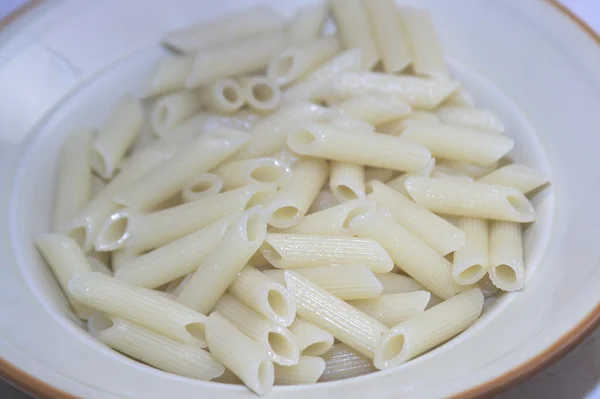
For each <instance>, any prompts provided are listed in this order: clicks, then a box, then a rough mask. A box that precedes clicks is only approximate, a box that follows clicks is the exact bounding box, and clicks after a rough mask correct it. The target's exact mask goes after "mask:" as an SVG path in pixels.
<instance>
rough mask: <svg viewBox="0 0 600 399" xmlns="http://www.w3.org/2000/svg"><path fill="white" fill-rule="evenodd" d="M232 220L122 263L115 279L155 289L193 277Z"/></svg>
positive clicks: (221, 222)
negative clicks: (181, 278) (189, 275)
mask: <svg viewBox="0 0 600 399" xmlns="http://www.w3.org/2000/svg"><path fill="white" fill-rule="evenodd" d="M232 220H233V217H227V218H225V219H223V220H220V221H218V222H216V223H213V224H211V225H210V226H208V227H205V228H203V229H202V230H198V231H196V232H195V233H192V234H190V235H187V236H185V237H182V238H180V239H178V240H175V241H173V242H170V243H168V244H167V245H165V246H163V247H160V248H157V249H155V250H154V251H151V252H148V253H146V254H143V255H141V256H137V257H134V258H131V259H127V260H125V261H124V262H123V263H122V264H121V265H120V266H119V268H118V270H116V271H115V278H117V279H119V280H122V281H125V282H127V283H130V284H133V285H136V286H138V287H145V288H157V287H160V286H161V285H163V284H167V283H169V282H170V281H173V280H175V279H178V278H180V277H183V276H185V275H187V274H189V273H193V272H195V271H196V269H197V268H198V267H199V266H200V264H201V263H202V261H203V260H204V258H206V256H207V255H208V254H209V253H210V251H211V250H212V249H213V248H214V247H215V246H216V245H217V244H218V243H219V242H220V241H221V240H222V239H223V237H224V236H225V233H226V232H227V229H228V228H229V226H230V225H231V222H232Z"/></svg>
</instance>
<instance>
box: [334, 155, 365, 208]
mask: <svg viewBox="0 0 600 399" xmlns="http://www.w3.org/2000/svg"><path fill="white" fill-rule="evenodd" d="M329 189H330V190H331V193H332V194H333V196H334V197H335V199H336V200H337V202H340V203H342V202H348V201H351V200H355V199H358V198H364V197H365V168H364V166H362V165H358V164H355V163H349V162H332V163H331V172H330V174H329Z"/></svg>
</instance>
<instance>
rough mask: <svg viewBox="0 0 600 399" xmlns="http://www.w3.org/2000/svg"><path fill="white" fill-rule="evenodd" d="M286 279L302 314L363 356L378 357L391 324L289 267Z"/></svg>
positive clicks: (298, 310)
mask: <svg viewBox="0 0 600 399" xmlns="http://www.w3.org/2000/svg"><path fill="white" fill-rule="evenodd" d="M285 281H286V284H287V287H288V290H289V291H290V292H291V293H292V295H293V296H294V298H295V299H296V306H297V312H298V315H300V316H302V317H303V318H304V319H306V320H307V321H309V322H310V323H313V324H314V325H316V326H318V327H320V328H322V329H323V330H325V331H327V332H329V333H331V334H332V335H333V336H334V337H335V338H337V339H339V340H340V341H342V342H343V343H345V344H347V345H348V346H350V347H352V348H353V349H355V350H357V351H358V352H360V353H362V354H363V355H365V356H367V357H373V356H374V354H375V350H376V349H377V347H378V346H379V345H380V342H381V338H382V337H383V336H384V335H385V334H387V332H388V329H387V327H385V326H384V325H383V324H381V323H380V322H378V321H377V320H375V319H373V318H372V317H370V316H368V315H366V314H364V313H363V312H361V311H359V310H357V309H356V308H354V307H352V306H350V305H348V304H347V303H346V302H344V301H342V300H341V299H339V298H336V297H335V296H333V295H331V294H330V293H328V292H327V291H325V290H323V289H322V288H320V287H319V286H317V285H316V284H315V283H312V282H310V281H309V280H308V279H306V278H304V277H302V276H300V275H299V274H297V273H294V272H292V271H290V270H286V271H285Z"/></svg>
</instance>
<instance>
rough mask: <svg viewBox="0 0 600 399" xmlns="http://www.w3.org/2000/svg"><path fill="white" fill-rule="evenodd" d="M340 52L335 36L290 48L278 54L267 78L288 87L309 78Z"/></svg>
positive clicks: (268, 67) (270, 63)
mask: <svg viewBox="0 0 600 399" xmlns="http://www.w3.org/2000/svg"><path fill="white" fill-rule="evenodd" d="M339 51H340V43H339V41H338V39H337V37H335V36H328V37H324V38H319V39H317V40H315V41H314V42H312V43H308V44H305V45H300V46H295V47H291V48H288V49H286V50H284V51H282V52H281V53H279V54H277V55H276V56H275V57H273V59H272V60H271V61H270V62H269V65H268V66H267V74H266V75H267V78H269V79H270V80H271V81H273V82H275V84H277V85H278V86H286V85H289V84H291V83H294V82H295V81H298V80H302V79H304V78H305V77H307V76H308V75H309V74H310V73H311V72H312V71H313V70H314V69H315V68H316V67H318V66H319V65H321V64H322V63H323V62H325V61H327V60H328V59H330V58H331V57H333V56H334V55H336V54H337V53H338V52H339Z"/></svg>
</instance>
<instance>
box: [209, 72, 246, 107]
mask: <svg viewBox="0 0 600 399" xmlns="http://www.w3.org/2000/svg"><path fill="white" fill-rule="evenodd" d="M198 97H199V100H200V103H201V104H202V105H204V106H205V107H206V108H208V109H209V110H212V111H216V112H220V113H222V114H232V113H234V112H235V111H237V110H239V109H240V108H242V107H243V106H244V104H245V103H246V96H245V93H244V89H243V88H242V85H241V84H240V83H239V82H238V81H237V80H235V79H230V78H227V79H219V80H216V81H214V82H210V83H208V84H206V85H204V86H202V88H200V89H198Z"/></svg>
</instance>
